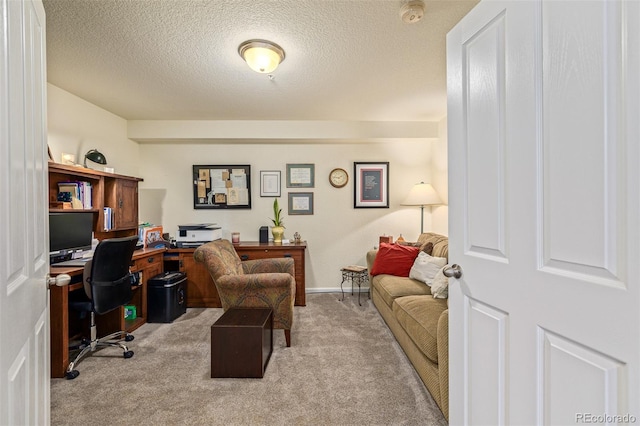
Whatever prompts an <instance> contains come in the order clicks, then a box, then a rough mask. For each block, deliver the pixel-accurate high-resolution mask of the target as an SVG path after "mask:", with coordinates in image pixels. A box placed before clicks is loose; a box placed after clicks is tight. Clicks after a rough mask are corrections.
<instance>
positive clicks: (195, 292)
mask: <svg viewBox="0 0 640 426" xmlns="http://www.w3.org/2000/svg"><path fill="white" fill-rule="evenodd" d="M194 251H195V249H193V248H188V249H170V250H169V251H168V252H167V253H165V256H164V269H165V271H180V272H184V273H185V274H187V307H188V308H221V307H222V303H221V302H220V296H218V290H217V289H216V286H215V284H214V283H213V280H212V279H211V275H209V271H208V270H207V268H205V267H204V265H202V264H200V263H196V261H195V259H194V258H193V252H194Z"/></svg>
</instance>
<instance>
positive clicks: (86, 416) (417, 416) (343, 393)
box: [51, 293, 447, 425]
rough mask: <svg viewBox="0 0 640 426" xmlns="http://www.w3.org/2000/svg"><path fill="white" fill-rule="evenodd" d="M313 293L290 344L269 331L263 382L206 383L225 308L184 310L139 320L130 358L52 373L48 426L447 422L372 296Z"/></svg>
mask: <svg viewBox="0 0 640 426" xmlns="http://www.w3.org/2000/svg"><path fill="white" fill-rule="evenodd" d="M339 299H340V295H339V294H327V293H325V294H309V295H307V306H306V307H296V308H295V319H294V328H293V330H292V333H291V334H292V346H291V347H290V348H287V347H286V346H285V342H284V333H283V332H282V330H275V331H274V340H275V341H274V350H273V355H272V357H271V360H270V362H269V365H268V367H267V370H266V373H265V377H264V378H263V379H211V378H210V375H211V371H210V358H209V354H210V333H211V328H210V326H211V324H213V323H214V322H215V320H216V319H217V318H218V317H219V316H220V315H222V309H188V311H187V313H186V314H185V315H183V316H181V317H180V318H179V319H177V320H176V321H175V322H174V323H172V324H145V325H144V326H142V327H141V328H139V329H138V330H136V332H135V333H134V335H135V336H136V338H135V340H134V341H133V342H131V344H130V348H131V349H133V350H134V351H135V356H134V357H133V358H131V359H123V358H122V357H121V352H118V351H117V350H116V349H112V348H108V349H103V350H101V351H100V352H98V353H97V354H95V355H94V356H93V357H89V358H87V359H85V360H84V361H82V362H81V363H80V364H79V365H78V371H80V376H79V377H78V378H76V379H75V380H71V381H67V380H65V379H52V382H51V422H52V424H53V425H65V424H68V425H85V424H93V425H125V424H126V425H178V424H192V425H292V424H293V425H364V424H367V425H371V424H375V425H392V424H394V425H396V424H397V425H446V424H447V423H446V421H445V420H444V418H443V416H442V414H441V412H440V411H439V409H438V407H437V406H436V404H435V402H434V401H433V399H432V398H431V396H430V395H429V393H428V392H427V390H426V389H425V387H424V386H423V384H422V382H421V381H420V379H419V377H418V375H417V374H416V373H415V371H414V370H413V368H412V367H411V364H410V363H409V361H408V360H407V358H406V357H405V355H404V353H403V352H402V350H401V349H400V347H399V346H398V344H397V342H396V341H395V339H394V337H393V335H392V334H391V332H390V331H389V329H388V328H387V326H386V325H385V323H384V321H383V320H382V318H381V317H380V316H379V314H378V312H377V310H376V309H375V307H374V306H373V304H372V303H371V301H370V300H367V299H366V295H365V297H364V301H363V306H362V307H360V306H358V302H357V300H358V298H357V297H356V296H347V297H346V298H345V301H344V302H341V301H340V300H339Z"/></svg>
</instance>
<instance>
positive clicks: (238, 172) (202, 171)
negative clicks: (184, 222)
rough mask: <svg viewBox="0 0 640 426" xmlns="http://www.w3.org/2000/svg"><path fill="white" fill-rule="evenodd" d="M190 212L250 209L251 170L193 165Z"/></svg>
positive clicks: (218, 165) (217, 165)
mask: <svg viewBox="0 0 640 426" xmlns="http://www.w3.org/2000/svg"><path fill="white" fill-rule="evenodd" d="M193 208H194V209H250V208H251V166H249V165H245V164H243V165H221V164H213V165H194V166H193Z"/></svg>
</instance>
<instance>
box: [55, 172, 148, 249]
mask: <svg viewBox="0 0 640 426" xmlns="http://www.w3.org/2000/svg"><path fill="white" fill-rule="evenodd" d="M79 181H86V182H89V183H90V184H91V198H92V208H91V209H90V210H89V211H92V212H94V213H95V219H94V233H95V236H96V238H97V239H99V240H102V239H105V238H111V237H124V236H128V235H135V234H136V233H137V232H138V182H140V181H142V179H140V178H137V177H132V176H124V175H117V174H114V173H106V172H102V171H99V170H93V169H87V168H85V167H80V166H69V165H65V164H58V163H49V210H50V211H58V210H59V208H60V205H59V203H58V183H60V182H79ZM104 207H111V209H112V214H113V227H112V229H111V230H110V231H105V230H104V211H103V208H104Z"/></svg>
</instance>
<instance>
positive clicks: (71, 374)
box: [64, 370, 80, 380]
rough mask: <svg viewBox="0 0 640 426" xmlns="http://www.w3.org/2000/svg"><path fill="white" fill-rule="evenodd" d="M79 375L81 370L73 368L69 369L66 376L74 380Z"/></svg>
mask: <svg viewBox="0 0 640 426" xmlns="http://www.w3.org/2000/svg"><path fill="white" fill-rule="evenodd" d="M79 375H80V372H79V371H78V370H71V371H67V372H66V373H65V375H64V376H65V377H66V378H67V380H73V379H75V378H76V377H78V376H79Z"/></svg>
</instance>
